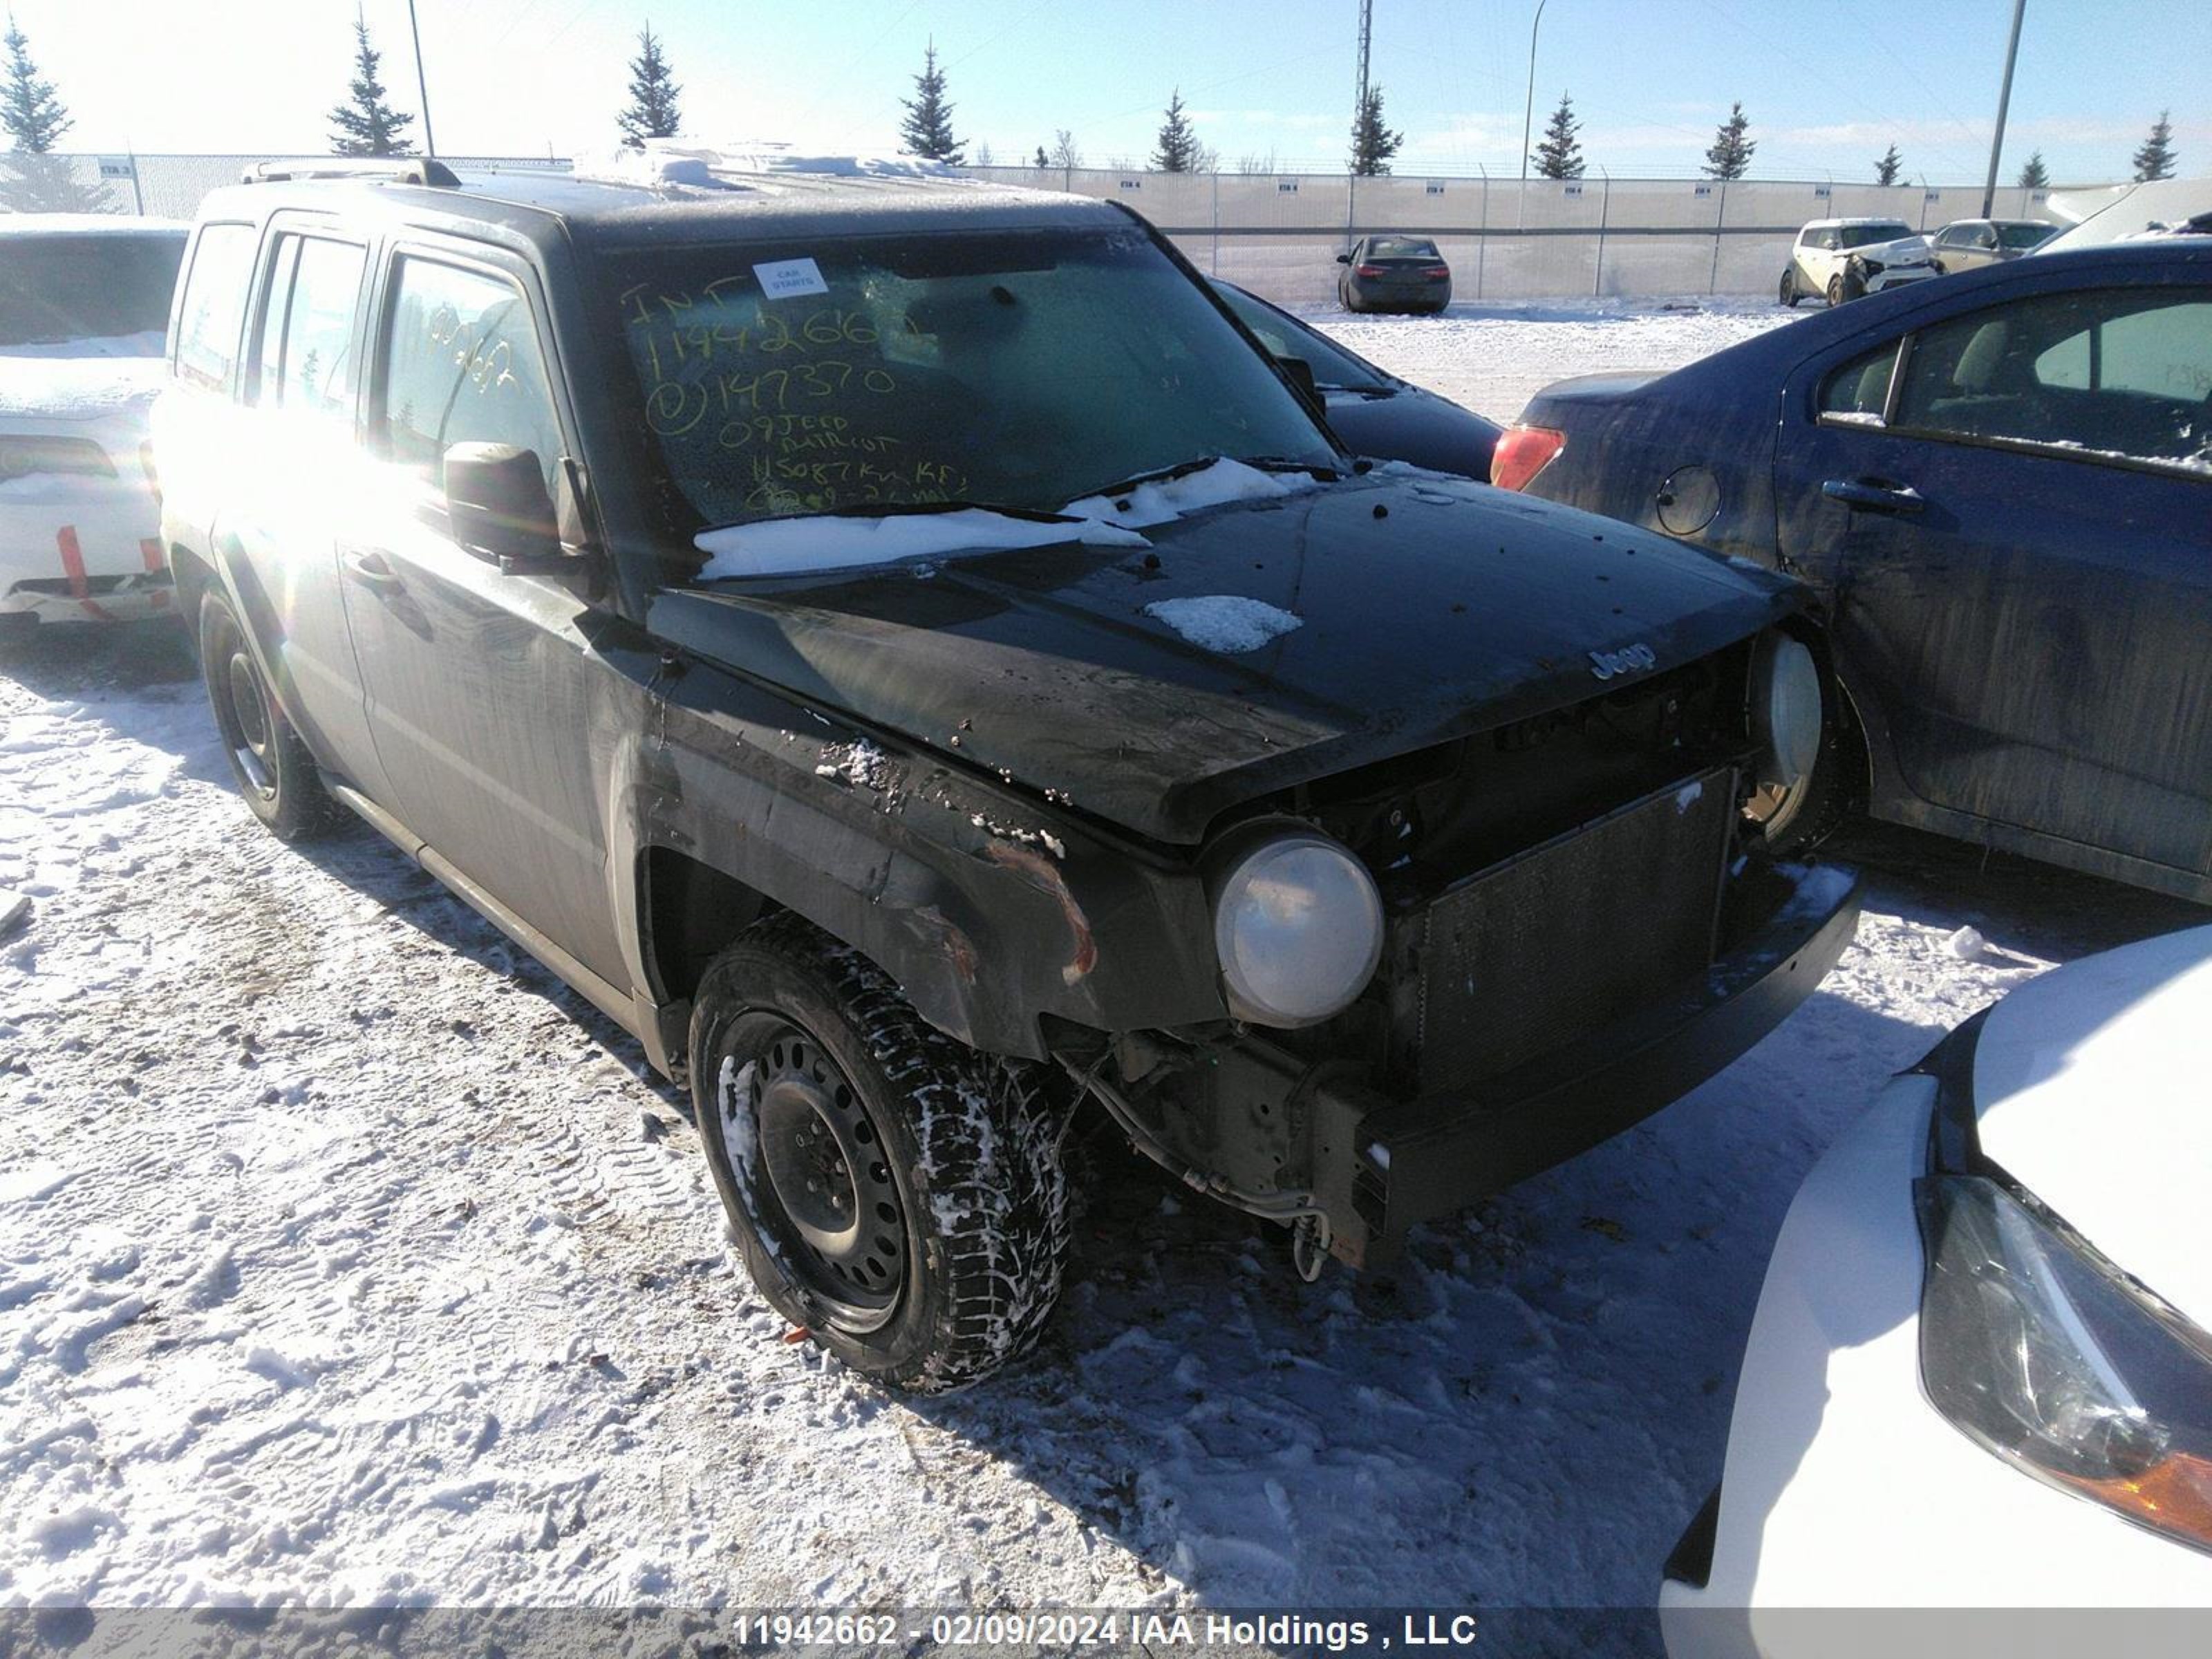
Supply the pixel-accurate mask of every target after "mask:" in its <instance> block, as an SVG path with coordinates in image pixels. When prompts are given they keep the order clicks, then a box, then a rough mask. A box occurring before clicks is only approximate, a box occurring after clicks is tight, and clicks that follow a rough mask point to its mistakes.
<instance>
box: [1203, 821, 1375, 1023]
mask: <svg viewBox="0 0 2212 1659" xmlns="http://www.w3.org/2000/svg"><path fill="white" fill-rule="evenodd" d="M1212 897H1213V945H1214V950H1215V951H1216V952H1217V953H1218V956H1219V957H1220V959H1221V977H1222V981H1223V982H1224V984H1225V985H1226V987H1228V991H1229V1006H1230V1008H1231V1012H1234V1013H1235V1014H1236V1015H1237V1017H1238V1018H1240V1019H1247V1020H1250V1021H1251V1022H1252V1023H1254V1024H1258V1025H1273V1026H1283V1027H1288V1026H1296V1025H1311V1024H1316V1022H1317V1021H1320V1020H1324V1019H1327V1018H1329V1017H1330V1016H1332V1015H1334V1014H1338V1013H1341V1012H1343V1011H1344V1010H1345V1009H1346V1007H1348V1006H1351V1003H1352V1000H1353V999H1354V998H1355V997H1357V996H1358V994H1360V993H1361V992H1362V991H1364V990H1365V989H1366V988H1367V981H1369V980H1370V979H1372V978H1373V977H1374V976H1375V968H1376V963H1379V962H1381V961H1382V959H1383V896H1382V895H1381V894H1380V893H1379V892H1377V891H1376V887H1375V878H1373V877H1372V876H1370V875H1369V874H1368V873H1367V866H1364V865H1363V864H1362V863H1360V861H1359V860H1358V859H1356V858H1354V857H1353V856H1352V854H1351V853H1350V852H1349V851H1347V850H1346V848H1343V847H1341V846H1339V845H1338V844H1337V843H1336V842H1333V841H1331V840H1329V839H1328V837H1327V836H1320V835H1314V834H1311V833H1308V832H1304V831H1298V830H1289V831H1285V833H1282V834H1279V835H1276V836H1270V837H1268V838H1267V839H1265V840H1262V841H1259V842H1255V843H1253V844H1251V845H1250V846H1249V847H1247V848H1245V849H1244V850H1243V851H1242V852H1239V853H1237V854H1234V855H1233V856H1232V857H1231V859H1230V860H1228V861H1227V862H1226V863H1225V865H1224V866H1222V869H1221V872H1220V874H1219V876H1218V878H1217V879H1216V880H1214V881H1213V882H1212Z"/></svg>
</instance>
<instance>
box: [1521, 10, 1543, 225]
mask: <svg viewBox="0 0 2212 1659" xmlns="http://www.w3.org/2000/svg"><path fill="white" fill-rule="evenodd" d="M1544 4H1545V0H1536V21H1534V22H1533V23H1531V24H1529V25H1528V106H1527V107H1525V108H1524V109H1523V110H1522V112H1521V182H1522V184H1524V185H1525V184H1527V183H1528V133H1529V131H1530V124H1531V123H1532V122H1534V120H1535V118H1536V31H1537V30H1538V29H1540V28H1541V27H1543V26H1544Z"/></svg>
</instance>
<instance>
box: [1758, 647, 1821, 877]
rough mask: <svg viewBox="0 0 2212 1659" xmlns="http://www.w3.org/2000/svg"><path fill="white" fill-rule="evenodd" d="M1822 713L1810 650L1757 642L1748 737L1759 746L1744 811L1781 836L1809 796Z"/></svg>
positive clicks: (1770, 834)
mask: <svg viewBox="0 0 2212 1659" xmlns="http://www.w3.org/2000/svg"><path fill="white" fill-rule="evenodd" d="M1825 728H1826V713H1825V711H1824V710H1823V708H1821V702H1820V665H1819V664H1817V663H1816V662H1814V659H1813V652H1812V649H1811V647H1808V645H1806V644H1805V642H1804V641H1802V640H1794V639H1792V638H1790V635H1787V634H1781V633H1774V634H1769V635H1767V636H1766V637H1765V639H1763V640H1761V641H1759V648H1758V650H1757V652H1756V653H1754V654H1753V658H1752V665H1751V732H1752V736H1753V738H1754V739H1755V740H1756V741H1757V743H1758V744H1759V753H1758V756H1757V757H1756V759H1755V760H1754V761H1753V779H1752V793H1751V798H1750V799H1749V800H1748V801H1747V802H1746V803H1745V805H1744V811H1745V812H1746V813H1747V815H1748V816H1749V817H1753V818H1754V819H1756V820H1757V821H1758V822H1759V823H1761V824H1763V825H1764V826H1765V829H1766V833H1767V836H1768V838H1769V839H1770V840H1772V839H1778V838H1779V837H1781V836H1783V835H1784V832H1785V831H1786V830H1787V829H1788V828H1789V826H1790V823H1791V821H1792V820H1793V819H1795V818H1796V816H1797V813H1798V811H1799V810H1800V809H1801V808H1802V806H1803V805H1804V804H1805V801H1806V799H1807V798H1808V796H1809V794H1810V793H1811V784H1812V781H1813V773H1814V769H1815V768H1816V767H1817V766H1819V764H1820V739H1821V735H1822V732H1823V731H1824V730H1825Z"/></svg>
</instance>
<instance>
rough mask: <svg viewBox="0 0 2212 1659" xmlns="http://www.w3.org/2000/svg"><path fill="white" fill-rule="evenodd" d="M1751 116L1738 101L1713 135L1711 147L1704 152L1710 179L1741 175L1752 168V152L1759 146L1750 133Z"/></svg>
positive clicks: (1733, 177)
mask: <svg viewBox="0 0 2212 1659" xmlns="http://www.w3.org/2000/svg"><path fill="white" fill-rule="evenodd" d="M1750 132H1751V118H1750V117H1749V116H1747V115H1746V114H1745V113H1744V112H1743V106H1742V105H1741V104H1740V103H1739V104H1736V105H1735V106H1732V107H1731V108H1730V110H1729V118H1728V119H1727V120H1725V121H1723V122H1722V123H1721V125H1720V131H1717V132H1716V133H1715V134H1714V135H1713V142H1712V147H1711V149H1708V150H1706V152H1705V176H1706V177H1707V178H1709V179H1741V178H1742V177H1743V175H1744V174H1745V173H1748V172H1750V171H1751V153H1752V151H1753V150H1755V149H1758V148H1759V146H1758V145H1757V144H1756V143H1753V141H1752V139H1751V137H1749V134H1750Z"/></svg>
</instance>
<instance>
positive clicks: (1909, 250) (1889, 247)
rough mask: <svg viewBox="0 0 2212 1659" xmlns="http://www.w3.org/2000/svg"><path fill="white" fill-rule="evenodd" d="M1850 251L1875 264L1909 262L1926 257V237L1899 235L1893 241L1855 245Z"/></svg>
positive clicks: (1901, 263)
mask: <svg viewBox="0 0 2212 1659" xmlns="http://www.w3.org/2000/svg"><path fill="white" fill-rule="evenodd" d="M1850 252H1853V253H1856V254H1857V255H1858V256H1859V257H1860V258H1863V259H1872V260H1873V261H1875V263H1876V264H1884V265H1903V264H1911V263H1912V261H1914V260H1915V259H1925V258H1927V257H1928V239H1927V238H1926V237H1925V236H1900V237H1899V238H1898V239H1897V240H1895V241H1893V242H1869V243H1868V244H1867V245H1866V246H1864V247H1855V248H1852V249H1850Z"/></svg>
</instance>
